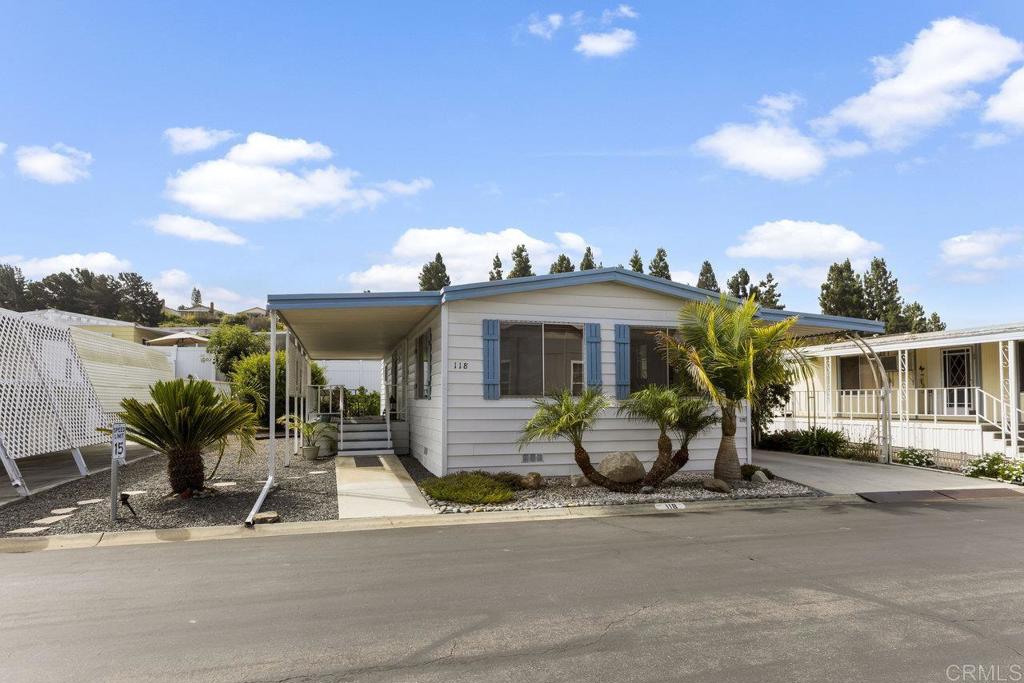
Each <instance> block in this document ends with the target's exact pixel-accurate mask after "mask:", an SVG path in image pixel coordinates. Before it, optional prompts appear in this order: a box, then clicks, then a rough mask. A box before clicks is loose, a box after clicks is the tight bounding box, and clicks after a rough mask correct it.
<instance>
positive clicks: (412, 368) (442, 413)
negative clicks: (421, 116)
mask: <svg viewBox="0 0 1024 683" xmlns="http://www.w3.org/2000/svg"><path fill="white" fill-rule="evenodd" d="M718 296H719V295H718V294H717V293H716V292H708V291H705V290H701V289H697V288H695V287H690V286H687V285H684V284H680V283H676V282H670V281H668V280H664V279H661V278H657V277H652V276H649V275H643V274H640V273H634V272H632V271H627V270H624V269H621V268H599V269H594V270H587V271H581V272H573V273H561V274H555V275H540V276H534V277H528V278H518V279H511V280H499V281H495V282H482V283H473V284H464V285H454V286H449V287H445V288H444V289H442V290H441V291H430V292H396V293H376V292H375V293H344V294H274V295H270V296H269V297H268V308H269V311H270V313H271V315H272V316H274V317H275V318H277V319H278V321H279V322H280V323H281V324H282V325H283V326H284V327H285V328H286V329H287V330H288V331H289V332H290V334H289V335H288V338H289V339H290V340H292V341H290V342H289V344H288V347H287V348H288V358H289V360H288V362H287V374H288V380H287V382H286V386H287V387H288V394H287V400H288V401H289V406H292V405H298V406H302V405H303V404H304V405H305V408H304V410H305V411H306V413H307V414H308V413H312V412H320V413H323V412H327V413H329V414H332V415H338V418H337V419H336V421H338V422H339V427H340V432H341V434H340V444H341V446H340V452H341V453H342V454H346V453H360V452H364V453H365V452H373V450H374V449H381V450H384V451H389V450H390V449H394V450H395V451H397V452H399V453H411V454H412V455H413V456H415V457H416V458H417V459H418V460H420V462H422V463H423V465H424V466H425V467H426V468H427V469H428V470H430V471H431V472H433V473H434V474H445V473H448V472H453V471H460V470H473V469H486V470H492V471H496V470H520V471H526V470H532V471H538V472H541V473H542V474H549V475H553V474H570V473H573V472H575V471H576V466H575V464H574V461H573V454H572V448H571V446H569V444H568V443H564V442H540V443H534V444H531V445H530V446H529V447H527V448H526V449H524V450H520V449H519V448H518V447H517V445H516V440H517V439H518V437H519V430H520V428H521V427H522V425H523V423H524V422H525V421H526V420H527V419H529V418H530V417H531V416H532V415H533V413H534V410H535V407H534V399H536V398H537V397H540V396H544V395H548V394H551V393H553V392H557V391H561V390H563V389H567V388H568V389H571V390H572V391H573V392H575V393H579V392H581V391H583V389H584V388H586V387H599V388H601V389H602V390H603V391H604V392H605V393H606V394H607V395H608V396H609V398H610V399H611V400H612V402H613V407H612V408H611V409H610V410H608V411H607V413H606V415H604V416H602V417H601V418H600V419H599V420H598V421H597V423H596V425H595V427H594V429H593V431H592V432H591V433H590V434H588V436H587V439H586V445H587V448H588V451H589V452H590V454H591V457H592V458H593V459H594V461H595V462H596V461H598V460H599V459H600V458H602V457H603V456H604V455H606V454H608V453H611V452H614V451H632V452H634V453H636V454H637V456H638V457H640V459H641V460H643V461H645V462H651V461H653V459H654V457H655V456H656V440H657V432H656V430H655V429H654V428H652V427H650V426H648V425H645V424H640V423H637V422H633V421H629V420H627V419H625V418H620V417H617V416H616V411H615V406H614V403H615V401H617V400H620V399H622V398H625V397H626V396H628V395H629V393H630V392H631V391H635V390H637V389H639V388H641V387H644V386H646V385H648V384H652V383H653V384H665V383H668V382H670V381H672V379H673V377H672V376H673V372H674V371H673V369H672V368H670V367H669V366H668V364H667V363H666V361H665V359H664V357H663V356H662V355H661V354H660V353H659V352H658V351H657V349H656V348H655V345H654V340H653V337H652V333H653V332H655V331H658V330H668V329H672V328H674V327H675V325H676V323H677V319H678V314H679V310H680V308H681V306H682V305H683V304H684V303H686V302H688V301H695V300H703V299H705V298H707V297H715V298H717V297H718ZM760 315H761V317H762V318H764V319H766V320H772V321H777V320H782V319H784V318H786V317H789V316H796V317H797V318H798V322H797V324H796V325H795V326H794V328H793V333H794V334H796V335H821V334H830V333H842V332H853V333H859V334H876V333H878V332H880V331H881V328H882V325H881V324H880V323H877V322H873V321H867V320H859V319H850V318H839V317H833V316H827V315H818V314H811V313H794V312H790V311H776V310H763V311H761V313H760ZM271 329H272V330H274V329H276V328H275V326H273V325H272V326H271ZM340 359H364V360H370V359H372V360H376V361H379V362H380V368H381V387H382V415H381V417H380V418H377V419H375V420H372V421H370V422H366V421H364V422H363V423H358V422H356V421H352V420H346V419H344V418H343V417H341V415H343V413H344V411H343V410H341V406H338V405H333V406H332V405H330V403H331V402H330V401H329V400H328V401H327V402H326V403H325V402H324V401H323V400H322V399H321V396H320V393H319V392H321V391H322V390H323V389H324V388H323V387H310V386H308V385H304V379H305V378H308V376H309V373H308V368H307V369H303V364H304V363H307V362H308V361H322V360H340ZM331 395H333V396H338V395H339V392H334V393H333V394H331ZM325 407H326V411H325ZM718 442H719V434H718V432H717V430H709V431H707V432H706V433H705V434H703V435H701V437H699V438H698V439H696V440H695V441H694V442H693V443H692V444H691V447H690V450H691V465H690V467H691V469H701V470H706V469H711V468H712V465H713V462H714V457H715V453H716V450H717V448H718ZM737 442H738V447H739V450H740V453H741V459H743V460H744V461H747V462H749V457H750V455H749V454H750V445H751V444H750V422H749V415H743V416H742V417H741V420H740V424H739V430H738V434H737Z"/></svg>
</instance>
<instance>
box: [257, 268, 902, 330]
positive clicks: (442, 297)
mask: <svg viewBox="0 0 1024 683" xmlns="http://www.w3.org/2000/svg"><path fill="white" fill-rule="evenodd" d="M597 282H616V283H619V284H623V285H628V286H631V287H639V288H640V289H646V290H648V291H652V292H657V293H659V294H665V295H667V296H673V297H676V298H679V299H686V300H689V301H700V300H701V299H707V298H712V299H717V298H718V297H719V296H720V294H719V293H718V292H711V291H708V290H705V289H699V288H697V287H692V286H690V285H684V284H682V283H680V282H672V281H671V280H665V279H663V278H660V277H654V276H652V275H645V274H643V273H635V272H633V271H632V270H626V269H625V268H595V269H593V270H583V271H576V272H573V273H557V274H552V275H534V276H532V277H524V278H513V279H511V280H495V281H493V282H473V283H469V284H465V285H449V286H448V287H445V288H444V289H442V290H441V291H440V292H348V293H342V294H271V295H269V296H268V297H267V305H268V307H269V308H270V309H273V310H279V311H281V310H288V309H297V308H371V307H383V306H438V305H440V304H442V303H447V302H450V301H462V300H465V299H478V298H482V297H489V296H499V295H501V294H517V293H521V292H534V291H538V290H544V289H553V288H556V287H572V286H576V285H587V284H593V283H597ZM730 298H731V297H730ZM759 316H760V317H761V318H762V319H764V320H768V321H771V322H778V321H780V320H785V319H786V318H791V317H793V316H796V317H797V318H798V319H799V321H800V322H801V323H803V324H807V325H815V326H817V327H825V328H830V329H835V330H848V331H852V332H864V333H869V334H879V333H881V332H884V331H885V325H884V323H880V322H878V321H875V320H863V319H860V318H844V317H842V316H836V315H824V314H821V313H800V312H797V311H777V310H773V309H768V308H765V309H761V312H760V314H759Z"/></svg>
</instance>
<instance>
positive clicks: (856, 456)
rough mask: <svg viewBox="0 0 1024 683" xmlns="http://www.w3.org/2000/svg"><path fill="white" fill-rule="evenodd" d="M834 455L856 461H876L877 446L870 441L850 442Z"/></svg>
mask: <svg viewBox="0 0 1024 683" xmlns="http://www.w3.org/2000/svg"><path fill="white" fill-rule="evenodd" d="M835 457H837V458H843V459H844V460H856V461H857V462H878V446H877V445H876V444H873V443H870V442H863V441H861V442H850V443H847V444H846V445H845V446H843V447H842V448H841V449H840V450H839V453H837V454H836V456H835Z"/></svg>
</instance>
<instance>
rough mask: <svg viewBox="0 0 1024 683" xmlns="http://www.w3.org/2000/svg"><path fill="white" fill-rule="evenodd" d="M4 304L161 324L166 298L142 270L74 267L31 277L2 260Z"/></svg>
mask: <svg viewBox="0 0 1024 683" xmlns="http://www.w3.org/2000/svg"><path fill="white" fill-rule="evenodd" d="M0 308H7V309H10V310H13V311H19V312H22V311H34V310H37V309H41V308H56V309H60V310H62V311H70V312H72V313H83V314H86V315H95V316H99V317H101V318H112V319H115V320H125V321H128V322H134V323H139V324H140V325H158V324H160V320H161V315H162V313H163V308H164V300H163V299H161V298H160V296H159V295H158V294H157V292H156V290H155V289H154V288H153V285H152V283H150V282H149V281H147V280H146V279H145V278H143V277H142V276H141V275H139V274H138V273H127V272H126V273H119V274H117V275H105V274H102V273H94V272H92V271H91V270H88V269H87V268H73V269H71V271H70V272H59V273H51V274H50V275H47V276H46V277H44V278H43V279H41V280H29V279H28V278H26V277H25V276H24V275H23V274H22V272H21V269H20V268H18V267H17V266H12V265H9V264H0Z"/></svg>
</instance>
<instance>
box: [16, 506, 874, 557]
mask: <svg viewBox="0 0 1024 683" xmlns="http://www.w3.org/2000/svg"><path fill="white" fill-rule="evenodd" d="M684 505H685V506H686V507H685V508H683V509H681V510H663V509H658V508H657V507H656V506H657V504H656V503H640V504H633V505H590V506H578V507H564V508H549V509H542V510H512V511H507V512H478V513H468V514H444V515H441V514H438V515H409V516H403V517H371V518H349V519H332V520H326V521H318V522H282V523H279V524H260V525H258V526H255V527H253V528H252V529H247V528H245V527H244V526H207V527H186V528H180V529H155V530H145V531H116V532H115V531H108V532H92V533H83V534H65V535H57V536H40V537H37V538H0V554H15V553H33V552H39V551H42V550H70V549H72V548H107V547H117V546H129V545H152V544H157V543H182V542H189V541H224V540H230V539H252V538H271V537H277V536H298V535H307V534H329V533H346V532H353V531H374V530H380V529H405V528H417V527H442V526H467V525H472V524H502V523H516V522H543V521H557V520H567V519H588V518H591V519H592V518H600V517H634V516H645V515H669V516H681V515H685V514H687V513H691V512H705V513H706V512H717V511H723V510H756V509H762V508H778V507H791V508H814V507H825V506H830V505H870V503H868V502H867V501H865V500H863V499H862V498H860V497H859V496H856V495H835V496H820V497H819V496H815V497H804V498H768V499H764V498H760V499H752V500H729V501H694V502H692V503H684Z"/></svg>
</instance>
